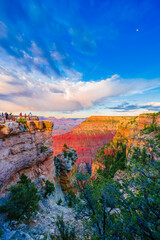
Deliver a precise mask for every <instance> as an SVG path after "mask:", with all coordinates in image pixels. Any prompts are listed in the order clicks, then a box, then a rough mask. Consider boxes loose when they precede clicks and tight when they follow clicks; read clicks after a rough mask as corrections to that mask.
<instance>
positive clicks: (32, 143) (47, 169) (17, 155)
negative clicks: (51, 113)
mask: <svg viewBox="0 0 160 240" xmlns="http://www.w3.org/2000/svg"><path fill="white" fill-rule="evenodd" d="M52 128H53V123H52V122H50V121H38V120H37V121H27V122H26V123H25V124H22V123H20V122H7V123H5V124H0V192H1V193H3V192H5V191H6V190H7V189H8V187H9V186H10V185H13V184H15V183H17V181H18V180H19V176H20V175H21V174H22V173H25V174H26V175H27V176H28V177H29V178H30V179H31V180H33V181H35V183H36V185H43V183H44V182H45V181H46V180H50V181H52V182H53V180H54V176H55V173H54V172H55V167H54V159H53V143H52Z"/></svg>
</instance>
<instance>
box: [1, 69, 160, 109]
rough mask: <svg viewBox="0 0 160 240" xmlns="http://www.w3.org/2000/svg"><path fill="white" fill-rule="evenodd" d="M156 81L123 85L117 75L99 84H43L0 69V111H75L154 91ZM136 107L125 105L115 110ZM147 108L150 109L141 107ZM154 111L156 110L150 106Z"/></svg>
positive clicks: (40, 81) (157, 84) (66, 81)
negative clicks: (119, 97)
mask: <svg viewBox="0 0 160 240" xmlns="http://www.w3.org/2000/svg"><path fill="white" fill-rule="evenodd" d="M159 85H160V81H158V80H154V81H148V82H147V81H145V80H143V79H141V80H140V81H134V80H130V81H126V80H125V81H124V80H123V79H121V78H120V77H119V76H118V75H113V76H112V77H110V78H107V79H104V80H99V81H90V82H89V81H88V82H84V81H81V80H80V79H79V80H77V81H71V80H70V79H68V78H66V79H65V78H64V79H62V80H60V81H56V79H55V80H54V81H52V82H46V81H44V80H43V79H40V78H37V79H36V78H33V77H31V76H30V75H27V74H26V75H25V74H21V73H16V72H15V73H13V72H12V73H10V72H9V70H7V69H4V68H2V67H1V68H0V110H1V111H12V112H15V111H30V110H32V111H46V112H47V111H70V112H73V111H79V110H83V109H90V108H92V107H93V106H96V105H97V106H98V105H99V104H101V103H105V102H107V101H108V100H110V99H111V98H113V97H118V96H126V95H131V94H137V93H142V92H144V91H147V90H149V89H153V88H156V87H157V86H159ZM131 107H132V109H134V108H136V107H138V106H130V105H129V104H128V103H125V104H123V105H119V106H117V107H115V108H112V109H115V110H118V109H119V110H127V111H128V110H129V109H130V108H131ZM141 107H142V108H143V107H146V108H147V107H148V108H151V107H152V106H151V105H146V106H141ZM154 107H155V108H156V106H154Z"/></svg>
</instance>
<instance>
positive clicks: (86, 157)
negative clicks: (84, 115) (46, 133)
mask: <svg viewBox="0 0 160 240" xmlns="http://www.w3.org/2000/svg"><path fill="white" fill-rule="evenodd" d="M134 118H135V117H112V116H106V117H103V116H93V117H90V118H88V119H87V120H86V121H84V122H83V123H81V124H80V125H79V126H78V127H77V128H75V129H73V130H72V131H71V132H69V133H66V134H63V135H59V136H54V137H53V148H54V153H55V155H57V154H58V153H59V152H61V151H62V148H63V145H64V144H65V143H66V144H67V145H69V146H73V148H75V149H76V151H77V154H78V160H77V166H78V169H79V170H80V171H83V172H88V173H91V166H92V163H93V160H94V158H95V156H96V154H97V151H98V150H99V149H100V148H101V147H103V146H104V145H105V144H106V143H108V142H110V141H111V140H112V139H113V137H114V135H115V134H116V131H117V129H118V126H119V124H121V123H123V122H126V121H132V120H133V119H134Z"/></svg>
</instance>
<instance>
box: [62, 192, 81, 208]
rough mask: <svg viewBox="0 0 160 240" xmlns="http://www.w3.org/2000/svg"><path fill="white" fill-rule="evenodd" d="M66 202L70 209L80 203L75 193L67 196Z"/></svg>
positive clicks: (69, 193)
mask: <svg viewBox="0 0 160 240" xmlns="http://www.w3.org/2000/svg"><path fill="white" fill-rule="evenodd" d="M65 200H66V202H67V204H68V207H70V208H71V207H73V206H75V205H76V204H77V203H78V202H79V199H78V198H77V197H76V194H75V192H73V191H69V192H68V193H67V194H66V196H65Z"/></svg>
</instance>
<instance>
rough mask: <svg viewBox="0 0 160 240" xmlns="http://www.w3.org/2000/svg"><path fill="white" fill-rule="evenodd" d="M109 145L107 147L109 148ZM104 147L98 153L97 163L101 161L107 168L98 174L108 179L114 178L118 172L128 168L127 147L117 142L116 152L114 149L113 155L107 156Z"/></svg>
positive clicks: (98, 171) (99, 170)
mask: <svg viewBox="0 0 160 240" xmlns="http://www.w3.org/2000/svg"><path fill="white" fill-rule="evenodd" d="M108 146H109V144H107V145H106V147H108ZM104 150H105V149H104V147H103V148H102V149H101V150H100V151H98V154H97V156H96V158H95V159H96V161H99V159H100V162H101V163H102V164H103V165H104V166H105V168H104V169H103V170H101V169H98V170H97V173H98V174H99V175H101V176H103V177H105V178H106V179H109V178H113V177H114V174H115V173H116V171H117V170H119V169H120V170H124V169H125V168H126V162H127V159H126V145H125V144H123V143H122V142H117V144H116V150H115V149H114V148H113V149H112V150H113V153H112V154H108V155H105V151H104Z"/></svg>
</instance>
